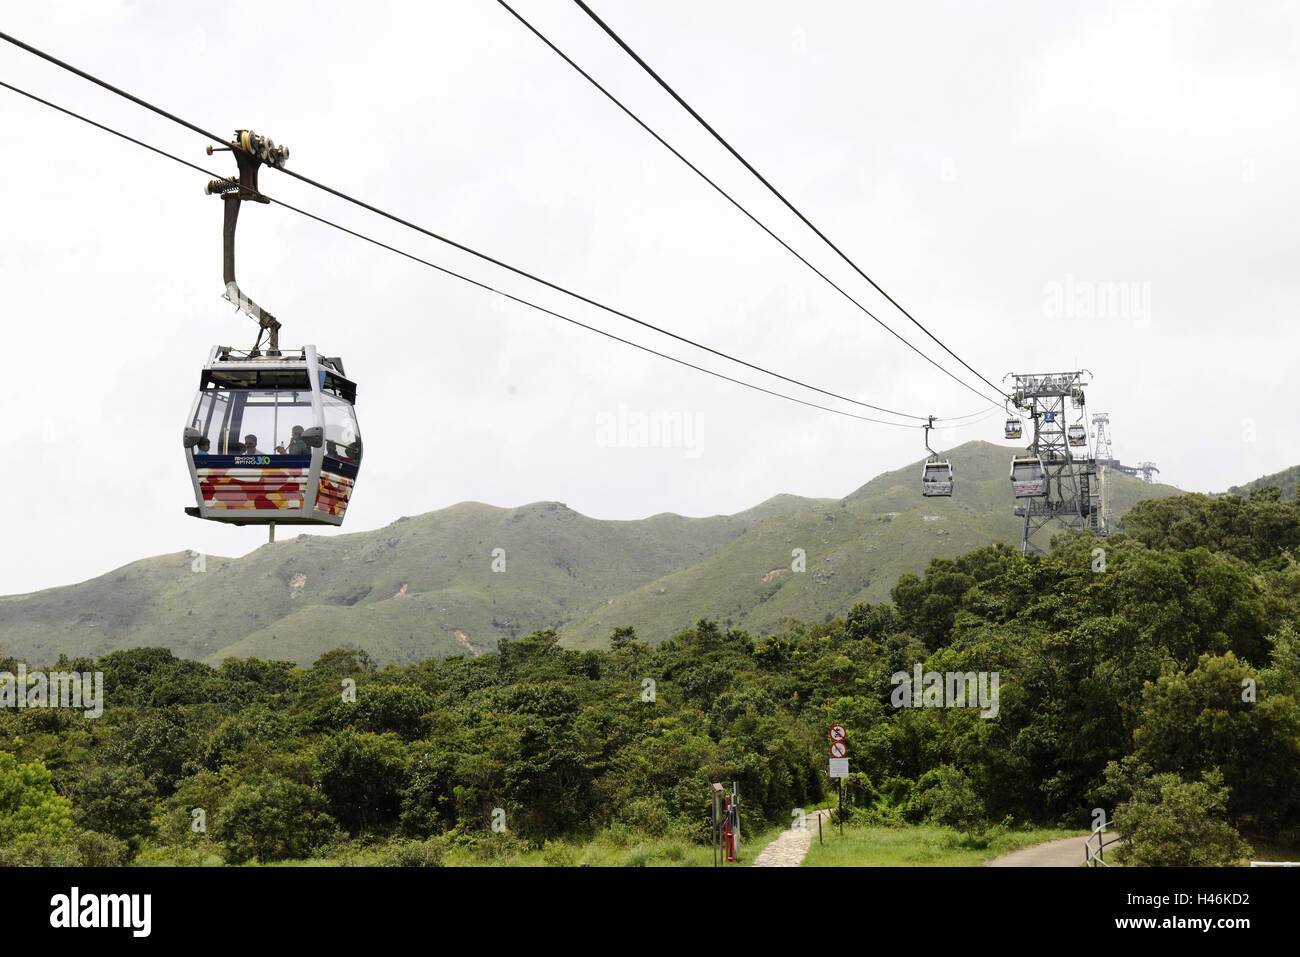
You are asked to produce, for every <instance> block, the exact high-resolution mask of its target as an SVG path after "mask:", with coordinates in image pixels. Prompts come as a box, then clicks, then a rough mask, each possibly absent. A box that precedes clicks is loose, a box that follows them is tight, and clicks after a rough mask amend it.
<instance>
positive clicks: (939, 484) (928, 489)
mask: <svg viewBox="0 0 1300 957" xmlns="http://www.w3.org/2000/svg"><path fill="white" fill-rule="evenodd" d="M921 494H922V495H924V496H926V497H927V498H933V497H936V496H942V497H944V498H947V497H949V496H951V495H952V464H951V463H950V462H949V461H948V460H947V459H930V460H928V461H927V462H926V463H925V465H924V466H922V468H921Z"/></svg>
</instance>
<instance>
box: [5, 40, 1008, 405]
mask: <svg viewBox="0 0 1300 957" xmlns="http://www.w3.org/2000/svg"><path fill="white" fill-rule="evenodd" d="M0 40H5V41H7V42H9V43H12V44H13V45H14V46H17V47H19V48H21V49H23V50H26V51H27V52H29V53H31V54H33V55H35V56H38V57H40V58H42V59H44V60H47V61H49V62H50V63H53V64H55V65H56V66H59V67H61V68H63V69H65V70H67V71H69V72H70V73H73V74H75V75H76V76H78V77H81V78H82V79H84V80H87V81H89V82H91V83H94V84H96V85H97V86H100V87H103V88H104V89H106V90H109V91H110V92H112V93H116V94H117V95H118V96H121V97H124V98H125V99H127V100H130V101H131V102H132V103H135V104H137V105H138V106H142V107H144V108H145V109H147V110H150V111H151V112H153V113H156V114H158V115H159V116H162V117H165V118H166V119H169V120H171V121H172V122H174V123H178V124H180V125H181V126H183V127H185V128H186V129H188V130H192V131H193V132H195V133H199V134H201V135H203V136H205V137H207V138H209V139H212V140H216V141H217V142H224V140H223V139H222V138H221V137H220V136H218V135H217V134H215V133H213V132H211V131H209V130H205V129H204V128H203V127H201V126H198V125H196V124H194V123H191V122H189V121H188V120H185V119H182V118H181V117H179V116H177V115H175V114H174V113H170V112H168V111H167V110H164V109H163V108H162V107H159V106H155V105H154V104H152V103H150V102H149V101H147V100H144V99H141V98H140V97H138V96H135V95H134V94H131V93H128V92H126V91H125V90H123V89H121V88H120V87H117V86H114V85H113V84H111V83H109V82H107V81H106V80H101V79H100V78H99V77H97V76H94V75H93V74H91V73H87V72H86V71H85V70H81V69H79V68H77V67H75V66H73V65H72V64H70V63H66V62H65V61H63V60H60V59H59V58H58V57H56V56H53V55H52V54H49V53H46V52H45V51H43V50H39V49H37V48H36V47H33V46H31V45H30V44H27V43H24V42H23V41H21V40H19V39H17V38H16V37H13V36H10V35H9V34H7V33H3V32H0ZM272 168H273V169H278V170H279V172H281V173H284V174H286V175H287V176H291V177H293V178H294V179H296V180H299V181H300V182H303V183H306V184H307V185H309V186H314V187H315V188H317V189H319V190H322V191H324V192H326V193H329V194H330V195H332V196H335V197H337V198H339V199H342V200H344V201H346V202H349V203H352V204H353V205H355V206H360V207H361V208H362V209H365V210H368V211H369V212H372V213H375V214H376V215H379V216H383V217H384V218H385V219H389V220H392V221H393V222H395V223H398V224H400V225H402V226H406V227H407V228H408V229H413V230H415V231H416V232H418V233H422V234H424V235H425V236H428V237H430V238H432V239H436V240H438V241H439V242H441V243H445V244H446V245H448V246H451V247H453V248H455V249H459V250H460V251H461V252H464V253H468V254H469V255H471V256H474V257H476V258H478V259H481V260H483V261H485V262H489V263H492V264H493V265H494V266H499V267H500V268H502V269H506V270H509V271H510V272H513V273H515V274H516V275H519V276H523V277H524V278H526V279H530V280H532V281H533V282H536V283H539V284H540V285H543V286H546V287H547V288H549V289H552V290H554V291H556V292H560V293H563V294H564V295H566V296H570V297H571V298H574V299H577V300H578V301H580V302H584V303H586V304H587V305H590V306H594V307H595V308H597V309H601V310H604V311H605V312H608V313H611V314H612V315H615V316H618V317H619V318H621V319H626V320H628V321H629V322H633V323H636V324H637V325H639V326H642V327H644V328H646V329H651V330H653V331H655V332H657V333H659V334H660V335H665V336H668V337H669V338H672V339H676V340H677V341H679V342H682V343H685V344H687V345H690V346H693V347H695V348H697V349H701V350H703V351H705V352H708V353H711V354H712V355H715V356H718V357H719V358H722V359H726V360H728V361H730V362H735V363H737V364H738V365H742V366H745V367H746V368H748V369H752V370H754V371H755V372H761V373H763V374H764V375H769V376H772V377H773V378H775V379H780V380H781V381H783V382H787V383H789V384H791V385H795V386H799V387H800V388H803V389H808V390H809V391H811V392H817V393H820V394H821V395H824V396H827V397H828V398H832V399H838V400H840V401H841V402H848V403H850V404H852V405H856V406H859V407H861V408H864V409H871V410H873V411H875V412H881V413H884V414H885V415H896V416H898V417H899V418H904V419H915V420H917V421H924V419H925V418H926V417H925V416H923V415H916V414H913V413H909V412H899V411H897V410H895V409H887V408H885V407H883V406H879V405H873V404H872V403H870V402H863V401H861V400H859V399H854V398H851V397H849V396H845V395H840V394H839V393H836V392H831V391H829V390H827V389H822V388H819V387H818V386H815V385H811V384H810V383H807V382H803V381H801V380H799V379H795V378H792V377H790V376H786V375H782V374H781V373H779V372H774V371H772V370H771V369H766V368H764V367H763V366H760V365H757V364H755V363H752V362H748V361H747V360H745V359H740V358H738V357H736V356H733V355H730V354H728V353H726V352H723V351H722V350H720V349H715V348H713V347H711V346H707V345H705V344H704V343H701V342H696V341H695V340H693V339H690V338H687V337H686V336H683V335H680V334H678V333H675V332H672V331H671V330H669V329H665V328H663V327H661V326H657V325H655V324H654V323H651V322H647V321H645V320H643V319H638V318H637V317H635V316H633V315H630V314H628V313H626V312H623V311H622V310H620V309H616V308H614V307H613V306H608V305H605V304H604V303H602V302H599V301H598V300H595V299H592V298H591V297H589V296H585V295H583V294H582V293H578V292H574V291H573V290H571V289H568V288H566V287H564V286H561V285H559V284H558V283H554V282H551V281H550V280H547V279H543V278H542V277H541V276H538V275H536V274H534V273H531V272H529V271H527V270H525V269H520V268H519V267H517V266H512V265H510V264H509V263H507V262H503V261H502V260H500V259H497V258H495V257H493V256H489V255H488V254H487V253H483V252H480V251H479V250H477V249H474V248H472V247H470V246H467V245H465V244H464V243H460V242H457V241H456V240H454V239H450V238H448V237H446V236H443V235H440V234H439V233H435V232H433V231H432V230H429V229H426V228H425V227H423V226H420V225H417V224H416V223H413V222H411V221H410V220H408V219H404V218H402V217H401V216H398V215H396V214H394V213H390V212H387V211H386V210H383V209H380V208H379V207H377V206H374V205H371V204H370V203H367V202H365V201H364V200H360V199H357V198H356V197H354V196H349V195H348V194H347V193H344V192H342V191H340V190H337V189H334V188H333V187H332V186H328V185H326V184H324V183H321V182H318V181H316V180H314V179H311V178H310V177H308V176H304V175H303V174H301V173H297V172H294V171H293V170H290V169H283V168H280V167H272ZM221 178H222V179H225V178H227V177H221ZM958 381H960V380H958ZM964 384H965V383H963V385H964ZM977 394H978V393H977ZM981 398H983V397H981Z"/></svg>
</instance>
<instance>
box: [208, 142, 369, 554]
mask: <svg viewBox="0 0 1300 957" xmlns="http://www.w3.org/2000/svg"><path fill="white" fill-rule="evenodd" d="M221 149H228V150H230V151H231V152H232V153H234V154H235V160H236V162H237V163H238V165H239V180H238V182H236V181H234V180H220V179H219V180H212V181H211V182H210V183H208V185H207V188H206V190H205V192H207V193H208V194H209V195H216V196H220V197H221V198H222V200H223V201H224V205H225V217H224V226H223V239H224V241H223V252H224V260H223V276H224V279H225V283H226V298H227V299H229V300H230V301H231V302H232V303H234V304H235V306H236V307H237V308H238V309H239V310H240V311H241V312H244V313H246V314H247V315H248V316H250V317H251V318H252V319H254V320H255V321H256V322H257V324H258V335H257V342H256V343H254V345H253V348H252V349H250V350H249V351H248V352H244V353H237V352H235V351H234V350H232V349H231V348H230V347H229V346H216V347H214V348H213V350H212V352H211V353H210V354H209V356H208V361H207V363H206V364H205V365H204V367H203V371H202V375H201V378H200V380H199V392H198V396H197V398H196V399H195V400H194V404H193V405H192V406H191V408H190V418H189V421H188V423H187V424H186V426H185V431H184V446H185V457H186V464H187V466H188V467H189V472H190V481H191V483H192V485H193V487H194V496H195V499H196V502H197V504H196V505H194V506H192V507H187V508H186V509H185V512H186V514H189V515H193V516H194V517H196V518H204V519H208V520H210V521H216V522H228V523H230V524H234V525H268V526H270V529H271V540H272V541H274V540H275V526H276V525H342V524H343V516H344V515H345V513H346V512H347V507H348V502H349V501H350V500H351V497H352V490H353V488H354V487H355V485H356V480H357V473H358V471H359V469H360V467H361V434H360V432H359V431H358V429H357V417H356V412H355V411H354V409H353V406H354V405H355V403H356V399H357V387H356V384H355V383H354V382H352V380H350V379H348V378H347V376H346V374H345V373H344V371H343V361H342V360H341V359H339V358H330V357H326V356H322V355H320V354H318V353H317V351H316V347H315V346H312V345H308V346H303V347H302V348H301V349H299V350H296V353H295V352H291V353H290V354H289V355H285V354H283V353H282V352H281V351H280V345H279V342H280V340H279V333H280V322H279V320H277V319H276V318H275V317H274V316H272V315H271V314H270V313H268V312H266V311H265V310H264V309H262V307H261V306H259V305H257V303H255V302H253V301H252V300H251V299H249V298H248V297H247V296H245V295H244V294H243V292H241V291H240V288H239V284H238V283H237V282H236V281H235V226H236V224H237V222H238V218H239V206H240V203H242V202H245V201H248V200H252V201H254V202H261V203H266V202H269V200H268V199H267V198H266V197H265V196H264V195H263V194H262V193H261V192H260V190H258V188H257V171H258V169H259V168H260V167H261V165H262V164H263V163H269V164H271V165H272V166H275V167H277V168H283V167H284V164H285V163H286V162H287V161H288V158H289V151H288V149H286V148H285V147H283V146H276V145H275V144H274V143H273V142H272V141H271V140H269V139H267V138H266V137H262V136H258V135H257V134H256V133H253V132H252V131H251V130H236V131H235V138H234V139H233V140H232V141H231V142H230V143H229V144H228V145H227V146H225V147H221ZM212 151H213V147H211V146H209V147H208V152H209V153H211V152H212ZM263 336H265V337H266V339H267V343H266V351H265V352H263V351H262V339H263Z"/></svg>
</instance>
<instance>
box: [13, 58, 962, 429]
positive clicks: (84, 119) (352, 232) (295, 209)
mask: <svg viewBox="0 0 1300 957" xmlns="http://www.w3.org/2000/svg"><path fill="white" fill-rule="evenodd" d="M0 86H2V87H4V88H5V89H7V90H12V91H13V92H14V93H18V94H19V95H21V96H25V97H27V98H28V99H30V100H33V101H35V102H37V103H40V104H41V105H43V106H47V107H49V108H50V109H53V110H57V111H58V112H60V113H63V114H65V115H67V116H71V117H73V118H74V119H78V120H81V121H82V122H83V123H86V124H88V125H90V126H93V127H95V128H96V129H99V130H102V131H104V132H105V133H110V134H112V135H113V136H116V137H119V138H120V139H123V140H126V141H127V142H128V143H133V144H135V145H136V146H140V147H143V148H144V149H146V150H149V151H150V152H152V153H156V154H157V155H159V156H164V157H166V158H167V159H170V160H173V161H175V162H177V163H180V164H181V165H182V166H187V167H189V168H190V169H193V170H196V171H198V172H200V173H203V174H205V175H207V176H210V177H212V178H214V179H218V180H223V181H226V182H232V183H233V181H231V180H230V178H229V177H228V176H222V175H221V174H219V173H214V172H212V171H211V170H209V169H205V168H204V167H202V166H199V165H198V164H197V163H192V162H190V161H189V160H187V159H183V158H182V157H179V156H176V155H175V154H174V153H169V152H167V151H166V150H163V149H159V148H158V147H156V146H152V145H151V144H149V143H146V142H144V141H143V140H139V139H136V138H135V137H134V136H131V135H129V134H127V133H123V132H121V131H120V130H116V129H113V128H112V127H110V126H106V125H104V124H103V123H99V122H97V121H95V120H92V119H90V118H89V117H87V116H83V115H82V114H80V113H77V112H75V111H73V110H70V109H68V108H66V107H63V106H60V105H59V104H57V103H53V102H51V101H49V100H46V99H43V98H41V97H39V96H37V95H36V94H34V93H29V92H27V91H26V90H23V89H21V88H19V87H16V86H14V85H13V84H10V83H6V82H5V81H4V80H0ZM256 196H257V197H258V198H259V199H263V200H265V201H267V202H269V203H272V204H274V205H276V206H282V207H284V208H285V209H287V210H290V211H291V212H295V213H297V214H299V215H300V216H305V217H307V218H308V219H312V220H315V221H316V222H318V223H322V224H323V225H326V226H331V227H333V228H334V229H337V230H339V231H340V232H343V233H347V234H348V235H349V236H354V237H356V238H357V239H361V240H364V241H365V242H368V243H371V244H372V245H375V246H378V247H379V248H381V249H386V250H388V251H389V252H392V253H396V254H397V255H399V256H404V257H405V258H407V259H410V260H412V261H414V262H417V263H420V264H421V265H424V266H428V267H429V268H430V269H436V270H437V271H438V272H441V273H444V274H445V275H448V276H452V277H454V278H456V279H459V280H461V281H462V282H466V283H469V284H470V285H472V286H476V287H478V288H479V289H485V290H487V291H488V292H492V293H496V294H497V295H499V296H504V297H505V298H507V299H510V300H511V301H513V302H517V303H519V304H520V305H523V306H528V307H529V308H531V309H536V310H537V311H538V312H542V313H545V314H546V315H548V316H553V317H555V318H556V319H562V320H564V321H565V322H568V323H571V324H572V325H575V326H578V327H579V328H582V329H586V330H587V331H588V332H594V333H597V334H599V335H602V336H605V337H606V338H608V339H613V340H614V341H616V342H620V343H622V344H623V345H627V346H632V347H633V348H635V349H640V350H641V351H642V352H648V353H650V354H651V355H654V356H658V357H659V358H661V359H667V360H668V361H669V362H675V363H677V364H678V365H681V366H685V367H686V368H688V369H694V370H695V371H697V372H703V373H705V374H706V375H711V376H714V377H715V378H718V379H723V380H725V381H727V382H731V383H734V384H736V385H740V386H744V387H745V388H747V389H753V390H755V391H757V392H762V393H764V394H765V395H770V396H774V397H776V398H778V399H785V400H787V401H789V402H797V403H798V404H800V405H804V406H807V407H809V408H813V409H819V410H821V411H823V412H830V413H833V414H835V415H842V416H845V417H847V418H850V419H857V420H859V421H862V422H872V423H875V424H876V425H888V426H894V427H896V428H905V429H915V428H921V426H916V425H911V424H910V423H906V422H889V421H886V420H884V419H874V418H871V417H869V416H865V415H858V414H857V413H854V412H845V411H844V410H843V409H834V408H831V407H830V406H825V405H819V404H817V403H816V402H809V401H807V400H805V399H800V398H798V397H796V396H791V395H786V394H785V393H783V392H776V391H773V390H771V389H767V388H764V387H763V386H760V385H755V384H754V383H752V382H746V381H744V380H743V379H736V378H733V377H731V376H729V375H726V374H725V373H721V372H717V371H715V370H713V369H708V368H705V367H704V366H699V365H696V364H694V363H692V362H688V361H687V360H685V359H680V358H678V357H676V356H671V355H668V354H667V353H664V352H659V351H657V350H655V349H652V348H650V347H649V346H645V345H642V344H641V343H639V342H633V341H631V340H630V339H624V338H623V337H622V336H618V335H615V334H614V333H612V332H607V331H605V330H604V329H598V328H596V327H595V326H589V325H587V324H586V323H584V322H580V321H578V320H577V319H573V318H571V317H569V316H566V315H564V314H562V313H559V312H556V311H554V310H552V309H547V308H546V307H545V306H539V305H537V304H536V303H534V302H530V301H529V300H527V299H524V298H522V297H520V296H515V295H512V294H510V293H508V292H503V291H502V290H499V289H497V288H495V287H494V286H491V285H488V284H487V283H484V282H480V281H479V280H477V279H471V278H470V277H468V276H465V275H462V274H461V273H458V272H456V271H454V270H451V269H448V268H446V267H445V266H439V265H438V264H437V263H433V262H430V261H429V260H427V259H423V258H421V257H419V256H416V255H415V254H414V253H409V252H407V251H406V250H404V249H399V248H397V247H396V246H390V245H389V244H388V243H385V242H382V241H380V240H378V239H374V238H372V237H370V236H367V235H365V234H364V233H360V232H357V231H356V230H354V229H349V228H348V227H347V226H343V225H341V224H339V223H336V222H334V221H332V220H329V219H326V218H325V217H323V216H318V215H317V214H315V213H312V212H308V211H307V210H305V209H300V208H299V207H297V206H294V205H292V204H291V203H287V202H285V201H284V200H280V199H276V198H275V197H273V196H268V195H267V194H265V193H262V192H260V191H259V192H257V193H256ZM963 418H966V416H963ZM936 421H943V420H936Z"/></svg>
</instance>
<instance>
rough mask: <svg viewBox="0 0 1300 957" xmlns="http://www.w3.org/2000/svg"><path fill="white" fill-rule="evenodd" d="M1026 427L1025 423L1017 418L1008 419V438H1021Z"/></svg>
mask: <svg viewBox="0 0 1300 957" xmlns="http://www.w3.org/2000/svg"><path fill="white" fill-rule="evenodd" d="M1024 427H1025V426H1024V423H1023V422H1021V421H1020V420H1019V419H1017V418H1009V419H1007V438H1009V439H1018V438H1020V436H1021V434H1022V432H1023V430H1024Z"/></svg>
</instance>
